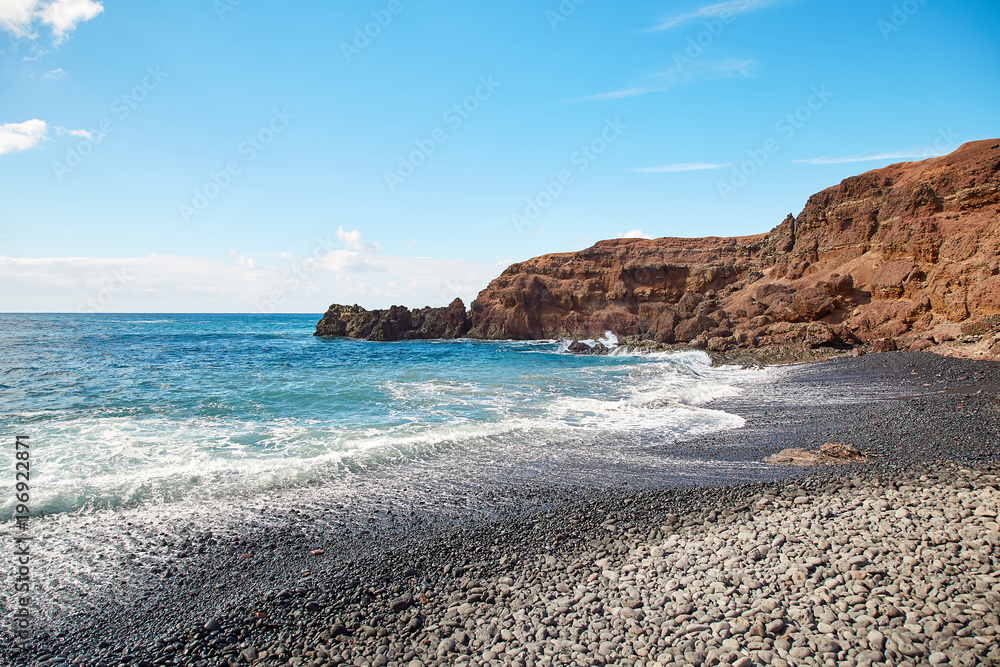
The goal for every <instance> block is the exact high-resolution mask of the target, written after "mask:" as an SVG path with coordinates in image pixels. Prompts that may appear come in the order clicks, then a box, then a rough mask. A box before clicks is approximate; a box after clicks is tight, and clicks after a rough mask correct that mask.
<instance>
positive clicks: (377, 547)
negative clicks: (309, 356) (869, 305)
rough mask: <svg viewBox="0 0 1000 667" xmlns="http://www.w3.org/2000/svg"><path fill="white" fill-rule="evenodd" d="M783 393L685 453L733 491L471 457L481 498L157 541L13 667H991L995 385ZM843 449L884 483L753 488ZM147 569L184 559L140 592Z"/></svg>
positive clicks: (989, 369)
mask: <svg viewBox="0 0 1000 667" xmlns="http://www.w3.org/2000/svg"><path fill="white" fill-rule="evenodd" d="M783 373H784V374H783V376H782V377H781V378H780V380H778V381H776V382H775V384H774V385H773V387H772V388H771V390H770V395H769V396H767V397H765V396H760V395H758V396H753V395H746V394H743V395H739V396H734V397H731V398H725V399H719V400H718V401H716V402H714V403H713V404H712V405H713V407H715V408H718V409H723V410H726V411H727V412H729V413H734V414H739V415H740V416H741V417H743V418H744V419H745V420H746V423H745V425H744V426H743V427H742V428H738V429H729V430H723V431H718V432H715V433H712V434H709V435H702V436H697V437H692V438H689V439H686V440H684V441H681V442H677V443H674V444H673V445H671V448H672V452H671V456H680V457H684V456H688V457H691V458H694V459H699V460H701V459H705V460H716V459H720V460H723V461H727V460H728V461H729V462H730V463H731V464H732V465H733V467H732V468H727V467H725V466H722V467H721V468H719V470H723V471H727V472H726V473H725V474H721V475H719V476H718V477H717V478H713V479H696V480H694V481H693V482H692V483H688V484H685V483H684V482H683V480H678V479H676V478H672V479H671V480H669V481H664V480H662V479H661V480H657V479H656V478H655V476H653V475H650V471H649V469H648V465H649V464H648V458H647V459H639V463H638V464H637V465H635V466H634V469H632V470H630V469H629V462H628V461H627V460H624V459H623V460H622V461H621V462H620V466H619V467H620V469H619V470H617V471H609V473H608V476H609V480H608V481H607V482H606V483H599V482H597V481H596V478H594V479H590V481H586V480H587V479H588V478H580V477H570V478H565V477H563V476H561V475H560V470H561V469H562V468H566V467H572V466H573V462H572V461H562V462H555V463H553V466H552V467H551V469H549V470H537V471H535V472H534V474H531V475H528V474H521V475H520V476H512V475H505V474H504V472H503V470H504V469H503V468H502V466H500V467H497V468H496V470H499V471H500V472H499V473H497V472H496V471H494V472H493V473H490V472H489V471H488V470H486V463H485V462H484V461H481V460H479V461H477V460H476V457H475V456H470V457H468V458H467V459H465V460H463V461H462V462H460V463H456V464H455V465H466V466H473V467H474V466H482V467H483V470H484V472H483V474H481V475H479V476H478V477H475V476H474V478H477V479H479V480H480V483H478V484H477V483H471V482H470V483H466V484H465V485H464V486H462V487H461V488H454V489H451V490H449V491H444V490H442V489H441V488H440V487H439V486H434V487H432V486H428V487H427V488H426V489H423V488H421V487H420V485H419V483H417V482H416V481H415V480H416V479H418V478H415V477H414V476H413V475H412V471H411V473H410V474H409V475H408V476H407V477H406V480H407V483H408V486H406V487H402V486H397V487H394V486H393V480H392V479H391V472H386V473H385V474H383V475H382V476H380V478H379V479H377V480H373V481H372V482H370V483H371V484H375V485H382V486H386V487H389V488H395V489H397V490H396V491H395V492H393V493H390V494H383V495H379V496H377V497H375V498H376V499H375V500H371V501H370V502H365V501H364V498H365V492H364V490H363V489H357V490H356V496H355V502H344V499H343V497H341V496H329V498H330V500H329V501H328V502H326V503H324V501H323V498H324V495H325V494H324V490H323V487H322V485H321V484H320V485H314V486H313V487H311V488H310V489H308V493H307V492H306V491H303V490H297V491H294V492H292V491H289V492H287V494H286V495H283V496H277V497H272V498H270V500H269V501H268V503H269V504H268V505H267V506H266V507H264V508H261V507H254V508H248V510H247V516H246V517H243V523H242V524H241V525H240V526H239V527H237V528H234V529H232V530H228V531H220V532H218V533H213V532H212V531H211V530H206V529H204V528H203V527H202V526H203V525H205V524H204V523H201V525H199V518H198V517H197V516H192V517H191V518H192V520H191V521H189V522H188V523H187V524H186V525H183V526H180V527H177V526H176V524H175V527H177V528H178V529H177V530H175V532H173V533H172V534H167V533H165V532H162V531H161V532H162V535H161V537H159V538H158V539H156V540H152V539H151V538H149V537H148V536H147V537H143V532H142V531H141V530H139V528H141V526H139V525H138V523H137V524H136V526H135V528H136V530H135V531H134V532H133V533H132V534H133V535H134V542H133V543H131V544H130V546H129V551H130V553H131V554H132V556H131V557H130V558H129V559H128V560H127V561H126V562H133V563H135V564H134V566H132V567H129V566H127V565H125V566H122V567H121V568H120V571H119V577H117V578H116V579H117V580H116V581H115V583H114V588H115V589H116V590H115V591H114V592H113V594H112V593H109V592H107V591H106V590H105V592H104V593H103V594H102V595H100V596H98V595H96V594H95V595H94V596H93V597H92V598H91V600H86V599H85V598H86V597H87V596H83V597H80V598H78V599H77V600H76V602H74V601H73V600H72V599H68V600H67V602H66V607H65V609H66V610H67V611H68V613H64V614H61V615H60V618H59V621H58V623H57V624H56V625H55V626H54V627H52V628H46V629H44V630H43V631H42V632H41V633H39V634H38V635H37V636H36V638H35V640H34V642H33V645H32V647H33V650H32V652H31V653H30V654H21V655H12V656H11V657H12V659H13V661H14V663H15V664H32V665H54V664H81V665H83V664H87V665H90V664H93V665H117V664H130V665H141V664H155V665H165V664H178V665H224V664H260V665H286V664H287V665H336V664H352V665H364V664H368V665H385V664H392V665H414V666H415V665H418V664H424V665H432V664H433V665H437V664H442V665H443V664H457V663H460V662H468V663H469V664H512V665H518V664H520V665H549V664H631V665H637V664H645V665H654V664H670V663H671V662H673V663H678V664H720V663H721V662H727V663H732V664H741V665H748V664H776V665H781V664H783V662H782V661H784V664H830V661H833V663H834V664H878V663H882V664H919V663H922V662H925V661H931V663H932V664H993V663H992V662H991V661H995V660H996V658H997V655H996V653H995V650H994V648H993V645H994V644H995V641H994V638H995V635H996V630H997V625H998V623H997V612H998V611H1000V607H998V601H1000V595H998V593H1000V587H998V584H997V580H996V578H995V576H996V571H997V565H998V564H997V559H996V555H995V554H996V552H997V549H996V546H997V516H996V512H997V495H996V493H997V492H996V486H997V472H998V470H997V467H996V464H995V462H996V454H997V449H998V437H997V434H998V432H1000V429H998V421H1000V413H998V408H997V394H996V393H995V390H994V387H996V385H997V379H998V368H997V364H992V363H989V362H985V363H984V362H970V361H965V360H955V359H948V358H944V357H938V356H935V355H930V354H922V353H895V354H887V355H866V356H863V357H860V358H845V359H838V360H835V361H827V362H819V363H816V364H807V365H798V366H793V367H787V368H786V369H784V370H783ZM819 396H825V397H827V399H831V398H832V399H834V400H826V401H825V402H824V401H819V400H817V397H819ZM828 440H833V441H841V442H848V443H850V444H853V445H855V446H857V447H858V448H860V449H861V450H862V451H865V452H867V453H868V454H870V455H871V457H870V458H869V460H868V461H866V462H864V463H855V464H849V465H837V466H820V467H814V468H799V467H790V466H766V468H767V469H768V470H769V471H770V473H771V477H772V479H771V480H770V481H765V480H762V479H760V475H758V474H756V473H755V474H754V475H753V477H754V479H752V480H749V481H748V480H746V479H741V471H743V473H745V472H746V470H748V469H749V470H757V468H746V467H740V465H742V464H745V463H748V462H759V461H760V459H762V458H763V457H764V456H766V455H767V454H771V453H774V452H776V451H779V450H780V449H783V448H784V447H792V446H802V445H805V446H815V445H817V444H821V443H822V442H825V441H828ZM651 448H652V449H653V450H655V449H656V448H657V446H656V445H652V446H651ZM654 453H655V452H654ZM584 463H585V461H584ZM434 469H435V468H433V466H432V467H430V468H428V474H430V470H434ZM510 469H513V467H511V468H508V469H507V470H510ZM438 472H440V470H438ZM498 477H500V478H502V479H498ZM581 480H583V481H581ZM279 500H280V502H279ZM254 514H255V515H257V516H258V518H257V519H256V520H254V519H252V518H248V517H250V516H251V515H254ZM118 518H119V519H120V520H123V521H127V520H129V519H130V517H129V516H128V515H127V514H123V515H119V517H118ZM130 525H131V524H130ZM112 546H113V545H112ZM145 551H148V552H150V553H153V552H155V553H160V554H164V553H165V554H167V556H166V557H165V558H164V559H161V560H160V561H158V562H159V563H160V565H158V566H155V567H148V566H145V567H144V566H143V565H142V562H143V560H144V552H145ZM859 586H860V587H863V589H862V588H859ZM865 591H867V592H865ZM95 593H96V592H95ZM74 605H78V606H77V609H76V613H73V606H74ZM880 636H881V637H882V639H879V637H880ZM748 661H749V662H748Z"/></svg>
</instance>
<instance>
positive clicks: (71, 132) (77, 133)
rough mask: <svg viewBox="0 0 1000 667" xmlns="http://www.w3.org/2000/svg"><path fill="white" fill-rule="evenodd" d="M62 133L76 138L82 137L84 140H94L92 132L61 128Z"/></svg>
mask: <svg viewBox="0 0 1000 667" xmlns="http://www.w3.org/2000/svg"><path fill="white" fill-rule="evenodd" d="M59 130H60V131H61V132H65V133H66V134H69V135H71V136H74V137H81V138H83V139H93V138H94V135H93V134H91V133H90V130H67V129H64V128H59Z"/></svg>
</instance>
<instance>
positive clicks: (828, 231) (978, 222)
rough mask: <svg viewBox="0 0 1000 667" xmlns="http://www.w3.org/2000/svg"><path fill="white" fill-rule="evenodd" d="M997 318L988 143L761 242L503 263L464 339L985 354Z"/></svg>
mask: <svg viewBox="0 0 1000 667" xmlns="http://www.w3.org/2000/svg"><path fill="white" fill-rule="evenodd" d="M998 314H1000V140H987V141H978V142H972V143H968V144H965V145H963V146H962V147H961V148H959V149H958V150H957V151H955V152H954V153H952V154H951V155H947V156H944V157H940V158H934V159H930V160H925V161H922V162H908V163H901V164H896V165H892V166H889V167H886V168H884V169H878V170H875V171H870V172H867V173H865V174H862V175H860V176H855V177H853V178H848V179H847V180H845V181H843V182H842V183H840V184H839V185H836V186H834V187H831V188H828V189H826V190H824V191H822V192H820V193H817V194H815V195H813V196H812V197H810V198H809V201H808V202H807V203H806V206H805V208H804V209H803V211H802V212H801V213H800V214H799V215H798V216H797V217H794V218H793V217H792V216H788V218H786V219H785V221H784V222H782V223H781V224H780V225H778V226H777V227H776V228H775V229H773V230H772V231H771V232H769V233H767V234H761V235H758V236H747V237H739V238H705V239H675V238H662V239H652V240H646V239H616V240H610V241H601V242H599V243H597V244H596V245H594V246H593V247H591V248H588V249H586V250H583V251H580V252H575V253H562V254H553V255H544V256H542V257H536V258H534V259H531V260H528V261H526V262H521V263H519V264H514V265H513V266H511V267H509V268H508V269H507V270H506V271H504V272H503V274H502V275H501V276H500V277H498V278H497V279H496V280H494V281H493V282H492V283H491V284H490V285H489V287H487V288H486V289H485V290H483V291H482V292H481V293H480V294H479V297H478V298H477V299H476V300H475V302H473V304H472V307H471V312H470V315H471V321H472V329H471V331H470V333H469V335H470V336H473V337H481V338H520V339H530V338H558V337H571V338H575V337H585V336H591V335H595V334H600V333H603V332H604V331H608V330H610V331H612V332H614V333H616V334H617V335H619V336H637V337H641V338H649V339H655V340H656V341H658V342H662V343H691V342H694V344H696V345H703V346H705V347H708V348H709V349H714V350H724V349H732V348H737V347H744V348H753V347H763V346H769V345H776V344H804V345H806V346H808V347H819V346H850V345H857V344H861V343H866V344H869V346H871V347H872V348H873V349H886V350H890V349H923V348H926V347H930V346H932V345H935V344H937V343H942V342H947V341H951V340H954V339H956V338H962V337H963V336H964V337H965V338H963V340H965V341H966V342H975V341H973V340H972V339H976V338H978V339H981V340H982V343H983V345H984V346H985V348H984V349H985V350H992V352H993V354H997V353H1000V343H998V341H996V340H994V339H993V336H992V334H993V333H994V332H996V331H997V327H998V324H1000V321H998V320H1000V317H997V316H998ZM983 337H985V338H983Z"/></svg>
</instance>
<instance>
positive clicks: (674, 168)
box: [629, 162, 733, 174]
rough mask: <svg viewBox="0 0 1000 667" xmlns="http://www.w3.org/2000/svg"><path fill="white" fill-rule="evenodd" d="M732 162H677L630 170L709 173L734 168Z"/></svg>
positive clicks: (640, 172)
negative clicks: (714, 170) (709, 171)
mask: <svg viewBox="0 0 1000 667" xmlns="http://www.w3.org/2000/svg"><path fill="white" fill-rule="evenodd" d="M732 166H733V163H732V162H726V163H725V164H721V163H720V164H717V163H715V162H677V163H675V164H661V165H660V166H658V167H639V168H637V169H629V171H630V172H632V173H633V174H673V173H679V172H685V171H707V170H712V169H728V168H729V167H732Z"/></svg>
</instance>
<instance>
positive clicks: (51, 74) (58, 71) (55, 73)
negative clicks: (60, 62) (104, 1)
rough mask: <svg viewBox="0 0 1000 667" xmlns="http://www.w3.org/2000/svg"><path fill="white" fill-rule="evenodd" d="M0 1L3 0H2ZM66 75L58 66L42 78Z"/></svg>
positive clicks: (59, 77) (55, 77)
mask: <svg viewBox="0 0 1000 667" xmlns="http://www.w3.org/2000/svg"><path fill="white" fill-rule="evenodd" d="M0 1H2V0H0ZM64 76H66V70H64V69H63V68H62V67H57V68H56V69H54V70H51V71H49V72H46V73H45V74H43V75H42V78H43V79H61V78H63V77H64Z"/></svg>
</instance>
